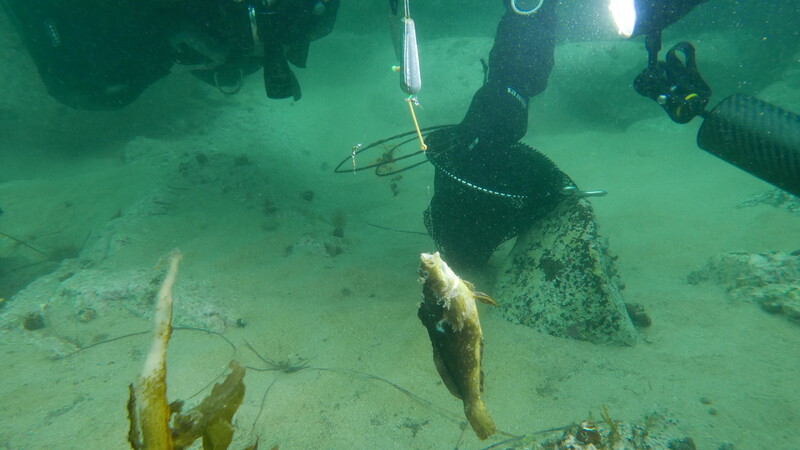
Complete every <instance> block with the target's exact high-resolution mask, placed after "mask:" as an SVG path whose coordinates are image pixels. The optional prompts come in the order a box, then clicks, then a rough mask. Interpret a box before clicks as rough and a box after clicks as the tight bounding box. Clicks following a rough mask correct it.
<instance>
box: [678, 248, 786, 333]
mask: <svg viewBox="0 0 800 450" xmlns="http://www.w3.org/2000/svg"><path fill="white" fill-rule="evenodd" d="M687 281H688V282H689V283H690V284H699V283H703V282H712V283H715V284H720V285H722V286H725V287H726V288H727V289H728V295H729V296H730V297H731V298H732V299H734V300H745V301H749V302H753V303H756V304H758V305H760V306H761V308H762V309H763V310H764V311H766V312H768V313H771V314H783V315H784V316H786V318H788V319H790V320H792V321H795V322H798V323H800V254H797V252H793V253H783V252H768V253H747V252H730V253H724V254H722V255H718V256H715V257H713V258H711V260H710V261H709V262H708V263H707V264H706V265H705V266H703V267H701V268H699V269H697V270H694V271H692V272H691V273H689V275H688V276H687Z"/></svg>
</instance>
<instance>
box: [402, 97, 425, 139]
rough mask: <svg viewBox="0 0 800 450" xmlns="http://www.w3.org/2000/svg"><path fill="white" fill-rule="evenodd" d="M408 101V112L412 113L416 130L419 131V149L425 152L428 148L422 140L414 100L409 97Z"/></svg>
mask: <svg viewBox="0 0 800 450" xmlns="http://www.w3.org/2000/svg"><path fill="white" fill-rule="evenodd" d="M406 101H407V102H408V110H409V111H411V118H412V119H413V120H414V128H415V129H416V130H417V137H419V149H420V151H423V152H424V151H425V150H427V149H428V146H427V145H425V140H424V139H423V138H422V131H420V129H419V123H417V115H416V114H415V113H414V99H413V98H412V97H408V98H407V99H406Z"/></svg>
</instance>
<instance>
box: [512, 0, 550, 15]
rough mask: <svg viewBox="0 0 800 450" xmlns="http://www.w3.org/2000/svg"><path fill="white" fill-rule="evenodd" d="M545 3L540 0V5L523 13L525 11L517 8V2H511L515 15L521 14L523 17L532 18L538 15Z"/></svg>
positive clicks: (515, 0)
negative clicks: (531, 16)
mask: <svg viewBox="0 0 800 450" xmlns="http://www.w3.org/2000/svg"><path fill="white" fill-rule="evenodd" d="M543 3H544V0H539V4H538V5H536V7H535V8H533V9H529V10H527V11H523V10H521V9H519V8H517V0H511V9H512V10H514V12H515V13H517V14H519V15H521V16H530V15H533V14H536V13H537V12H539V9H540V8H541V7H542V4H543Z"/></svg>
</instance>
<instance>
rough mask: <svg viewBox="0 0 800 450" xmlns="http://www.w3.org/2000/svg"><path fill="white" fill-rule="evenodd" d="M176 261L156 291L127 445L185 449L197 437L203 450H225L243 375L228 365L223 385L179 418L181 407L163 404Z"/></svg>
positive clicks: (239, 400)
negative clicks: (149, 338) (149, 340)
mask: <svg viewBox="0 0 800 450" xmlns="http://www.w3.org/2000/svg"><path fill="white" fill-rule="evenodd" d="M180 260H181V254H180V252H177V251H175V252H173V253H172V254H171V255H170V258H169V269H168V271H167V276H166V277H165V278H164V282H163V283H162V285H161V288H160V290H159V292H158V298H157V302H156V310H155V314H154V319H155V329H154V331H153V340H152V343H151V347H150V352H149V353H148V355H147V359H146V360H145V364H144V368H143V369H142V373H141V375H140V376H139V378H138V379H137V381H136V384H135V385H134V384H131V385H130V395H129V398H128V419H129V421H130V430H129V432H128V442H129V443H130V445H131V447H132V448H133V449H134V450H139V449H143V450H171V449H184V448H187V447H188V446H190V445H191V444H192V443H193V442H194V441H196V440H197V439H198V438H200V437H202V438H203V448H204V449H215V450H216V449H227V448H228V446H229V445H230V443H231V440H232V439H233V432H234V428H233V424H232V420H233V415H234V414H235V413H236V410H237V409H238V408H239V405H241V403H242V399H243V398H244V383H243V381H242V380H243V379H244V373H245V370H244V368H243V367H241V366H240V365H239V364H238V363H237V362H236V361H231V362H230V365H229V367H230V369H231V373H230V374H229V375H228V377H227V378H226V379H225V381H224V382H222V383H220V384H216V385H215V386H214V387H213V389H212V390H211V394H209V395H208V396H207V397H206V398H205V399H203V401H201V402H200V404H199V405H197V406H196V407H194V408H192V409H191V410H189V411H187V412H186V413H182V412H181V410H182V407H183V402H180V401H178V402H173V403H172V404H170V403H169V402H168V401H167V380H166V377H167V365H166V355H167V345H168V344H169V338H170V335H171V334H172V306H173V298H172V287H173V285H174V284H175V279H176V277H177V275H178V264H179V262H180ZM173 414H174V416H175V417H174V419H173V417H172V416H173ZM170 421H172V426H170Z"/></svg>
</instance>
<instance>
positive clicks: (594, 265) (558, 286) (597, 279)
mask: <svg viewBox="0 0 800 450" xmlns="http://www.w3.org/2000/svg"><path fill="white" fill-rule="evenodd" d="M613 259H614V258H613V257H611V256H610V255H609V253H608V249H607V245H606V243H605V241H604V240H603V239H602V238H601V237H600V236H599V235H598V234H597V225H596V223H595V221H594V211H593V209H592V206H591V204H590V203H589V202H588V201H587V200H586V199H578V200H576V199H567V200H565V201H564V202H562V203H561V205H559V206H558V207H557V208H555V209H554V210H553V211H552V212H551V213H550V214H548V215H547V216H546V217H544V218H543V219H542V220H541V221H540V222H539V223H537V224H536V226H534V227H533V228H532V229H531V230H529V231H528V232H526V233H524V234H522V235H520V236H519V237H518V238H517V242H516V244H515V245H514V248H513V249H512V251H511V254H510V255H509V258H508V261H507V262H506V264H505V266H504V267H503V268H502V270H501V274H500V276H499V277H498V283H497V288H496V292H495V293H496V298H497V299H498V300H499V305H500V308H499V314H500V315H501V316H502V317H503V318H505V319H507V320H509V321H511V322H514V323H519V324H523V325H527V326H529V327H531V328H534V329H536V330H538V331H541V332H544V333H547V334H550V335H553V336H560V337H567V338H572V339H580V340H586V341H592V342H597V343H615V344H624V345H629V344H633V343H634V342H635V341H636V338H637V333H636V329H635V328H634V325H633V323H632V322H631V319H630V317H629V316H628V313H627V311H626V308H625V302H624V301H623V298H622V294H621V292H620V289H621V287H620V283H619V281H618V279H617V278H618V277H617V273H616V269H615V268H614V264H613Z"/></svg>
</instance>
